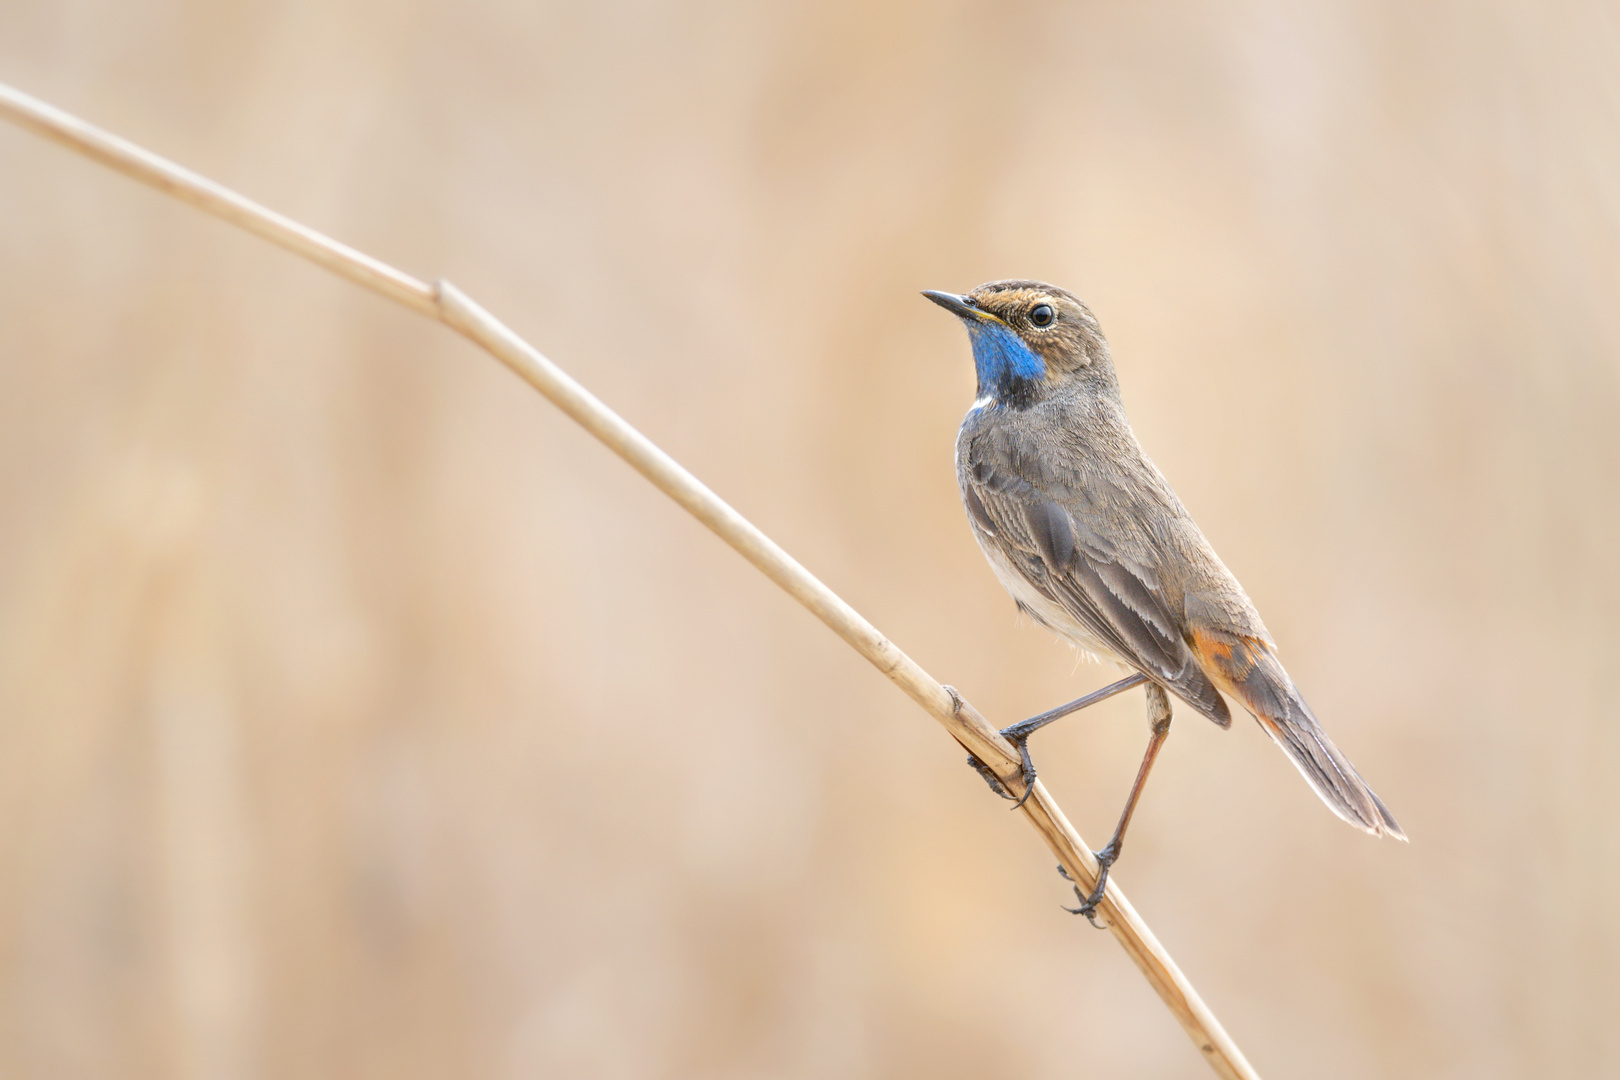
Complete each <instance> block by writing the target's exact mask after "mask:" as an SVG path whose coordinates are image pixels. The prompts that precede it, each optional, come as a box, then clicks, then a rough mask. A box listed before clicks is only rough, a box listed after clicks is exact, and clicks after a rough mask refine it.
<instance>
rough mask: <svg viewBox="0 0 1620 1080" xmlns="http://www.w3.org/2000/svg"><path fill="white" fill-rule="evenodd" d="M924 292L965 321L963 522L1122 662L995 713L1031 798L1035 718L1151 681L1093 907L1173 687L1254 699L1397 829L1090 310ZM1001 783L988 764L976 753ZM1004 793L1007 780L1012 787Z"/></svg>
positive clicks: (1278, 728) (1384, 831)
mask: <svg viewBox="0 0 1620 1080" xmlns="http://www.w3.org/2000/svg"><path fill="white" fill-rule="evenodd" d="M923 295H924V296H926V297H928V299H930V300H932V301H933V302H934V303H936V304H938V305H939V306H940V307H942V308H944V309H945V310H947V311H949V312H951V313H952V314H953V315H955V316H957V317H958V318H960V319H961V320H962V323H963V325H965V326H966V327H967V331H968V337H969V339H970V340H971V342H972V345H973V365H974V368H975V370H976V372H977V374H978V390H977V393H976V395H975V396H976V398H977V400H976V401H974V402H973V407H972V408H971V409H969V410H968V414H967V418H966V419H964V420H963V421H962V430H961V431H960V432H959V433H958V434H957V437H956V478H957V482H958V483H959V484H960V485H961V488H962V502H963V503H964V504H965V505H966V507H967V516H968V522H969V524H970V525H971V527H972V529H973V536H974V539H976V540H978V542H979V547H980V548H981V549H982V550H983V551H984V555H985V558H987V559H989V560H990V566H991V569H993V570H994V571H995V574H996V577H998V578H1000V579H1001V583H1002V585H1004V586H1005V587H1006V589H1007V591H1008V592H1009V593H1011V594H1012V596H1013V599H1014V600H1015V601H1016V602H1017V604H1018V607H1019V608H1020V609H1021V610H1022V611H1024V612H1025V613H1026V614H1028V615H1029V616H1030V617H1031V618H1033V619H1034V620H1035V621H1036V622H1038V623H1040V624H1041V625H1042V626H1045V627H1046V628H1047V629H1049V630H1052V631H1054V632H1056V633H1058V634H1060V635H1062V636H1063V637H1065V638H1067V639H1068V640H1069V641H1071V642H1073V643H1074V644H1075V645H1077V646H1079V647H1080V648H1081V649H1083V650H1085V651H1086V652H1089V653H1092V654H1094V655H1096V656H1098V657H1101V658H1104V659H1109V660H1113V661H1116V662H1117V663H1118V664H1120V665H1121V666H1122V667H1123V668H1125V669H1126V670H1129V671H1131V672H1133V674H1131V675H1128V676H1127V677H1125V678H1123V679H1121V680H1119V681H1118V682H1116V683H1113V684H1112V685H1109V686H1105V687H1103V688H1102V689H1101V690H1098V691H1096V692H1095V693H1092V694H1088V695H1086V696H1085V697H1082V698H1080V699H1079V700H1077V701H1072V702H1070V703H1069V704H1067V705H1062V706H1059V707H1058V708H1056V709H1053V710H1051V711H1050V712H1045V713H1042V714H1040V715H1039V716H1034V717H1031V718H1030V719H1028V720H1025V721H1023V722H1022V723H1018V724H1014V725H1012V726H1011V727H1009V728H1006V729H1005V730H1003V731H1002V734H1003V735H1005V736H1006V737H1007V738H1008V739H1009V740H1010V741H1011V742H1012V743H1013V744H1014V745H1015V746H1017V747H1018V750H1019V753H1020V755H1021V756H1022V758H1023V782H1024V787H1025V790H1024V793H1023V796H1022V798H1020V799H1019V800H1018V804H1019V805H1022V804H1023V801H1024V800H1025V799H1028V798H1029V792H1030V789H1031V785H1032V784H1033V783H1034V781H1035V766H1034V763H1033V762H1032V761H1031V760H1030V756H1029V737H1030V735H1031V734H1033V733H1034V732H1035V731H1036V730H1038V729H1040V728H1042V727H1044V726H1046V725H1047V724H1050V723H1051V722H1052V721H1054V720H1057V719H1059V718H1061V717H1063V716H1067V715H1069V714H1070V713H1073V712H1077V711H1079V710H1080V709H1083V708H1085V707H1086V706H1088V705H1092V704H1095V703H1096V702H1098V701H1102V700H1103V699H1105V698H1108V697H1112V696H1113V695H1114V694H1118V693H1120V692H1121V691H1124V690H1129V689H1130V688H1132V687H1134V686H1139V685H1141V686H1145V687H1146V693H1147V704H1148V720H1149V723H1150V726H1151V729H1152V734H1151V736H1150V738H1149V740H1148V746H1147V753H1146V754H1145V755H1143V758H1142V765H1141V767H1140V769H1139V770H1138V771H1137V775H1136V782H1135V784H1133V785H1132V787H1131V792H1130V795H1129V797H1128V798H1127V800H1126V803H1125V810H1124V812H1123V813H1122V814H1121V815H1120V818H1119V824H1118V826H1117V827H1116V828H1115V830H1114V835H1113V838H1112V839H1110V840H1109V841H1108V844H1107V845H1106V846H1105V847H1104V848H1103V849H1102V850H1101V851H1100V852H1098V853H1097V862H1098V864H1099V867H1100V872H1099V874H1098V878H1097V887H1096V889H1095V890H1093V891H1092V893H1091V894H1090V895H1089V896H1085V895H1081V893H1080V890H1079V887H1078V886H1076V888H1075V895H1076V897H1077V898H1078V899H1079V901H1080V906H1079V908H1075V909H1070V910H1073V911H1075V912H1076V913H1077V914H1084V915H1086V916H1087V918H1091V917H1092V916H1093V914H1094V912H1095V910H1096V906H1097V903H1098V902H1099V901H1100V900H1101V899H1102V896H1103V889H1104V887H1105V886H1106V884H1107V881H1108V870H1109V868H1110V867H1111V866H1112V865H1113V863H1114V861H1115V860H1116V859H1118V858H1119V852H1120V845H1121V844H1123V842H1124V839H1125V829H1126V827H1127V826H1128V825H1129V824H1130V821H1131V814H1132V813H1133V812H1134V811H1135V809H1136V803H1137V800H1138V799H1139V798H1140V797H1141V794H1142V786H1143V784H1144V783H1146V781H1147V777H1148V772H1149V770H1151V769H1152V767H1153V761H1154V759H1155V758H1156V757H1157V756H1158V753H1159V748H1160V747H1161V746H1162V745H1163V744H1164V740H1165V736H1167V735H1168V734H1169V732H1170V697H1169V695H1171V694H1174V695H1175V696H1176V697H1178V698H1180V699H1181V700H1182V701H1183V702H1185V703H1186V704H1188V705H1190V706H1191V707H1192V708H1194V709H1196V710H1197V711H1198V712H1200V713H1203V714H1204V715H1205V716H1207V717H1209V718H1210V719H1211V720H1213V721H1214V722H1215V723H1217V724H1219V725H1220V726H1221V727H1223V728H1224V727H1228V726H1230V725H1231V723H1232V717H1231V713H1230V712H1229V711H1228V710H1227V706H1226V702H1225V701H1224V700H1223V699H1222V697H1221V694H1222V693H1225V694H1226V695H1227V696H1229V697H1231V698H1232V699H1233V700H1235V701H1237V702H1239V703H1241V704H1242V705H1243V707H1244V708H1246V709H1248V710H1249V712H1251V713H1253V714H1254V717H1255V719H1256V720H1258V721H1259V722H1260V726H1261V727H1263V728H1264V729H1265V730H1266V732H1267V733H1268V734H1270V735H1271V737H1272V738H1273V739H1274V740H1276V742H1277V745H1278V746H1280V747H1282V749H1283V751H1284V752H1285V753H1287V754H1288V756H1289V757H1290V758H1292V759H1293V762H1294V764H1295V765H1296V766H1298V768H1299V771H1300V772H1301V773H1302V774H1303V775H1304V777H1305V780H1306V782H1307V783H1309V784H1310V785H1311V787H1312V788H1313V789H1315V791H1316V793H1317V795H1319V796H1321V798H1322V801H1323V802H1325V803H1327V805H1328V808H1329V809H1330V810H1332V811H1333V812H1334V813H1335V814H1338V815H1339V816H1340V817H1341V818H1343V819H1344V820H1345V821H1348V822H1349V823H1350V824H1352V825H1354V826H1356V827H1357V828H1358V829H1362V830H1364V831H1366V832H1369V833H1372V834H1373V835H1374V836H1393V837H1395V838H1396V839H1399V840H1405V839H1406V835H1405V834H1404V833H1403V832H1401V827H1400V826H1399V825H1397V824H1396V823H1395V819H1394V818H1393V817H1392V816H1390V812H1389V810H1388V809H1386V808H1385V806H1384V804H1383V803H1382V802H1381V801H1380V800H1379V798H1378V796H1377V795H1374V794H1373V792H1372V789H1371V788H1369V787H1368V786H1367V783H1366V781H1364V780H1362V778H1361V776H1360V774H1359V773H1357V772H1356V770H1355V767H1354V766H1352V765H1351V764H1350V762H1349V761H1348V760H1347V759H1346V758H1345V756H1344V755H1343V754H1341V753H1340V752H1339V749H1338V747H1336V746H1334V745H1333V743H1332V742H1331V741H1330V740H1329V739H1328V737H1327V734H1326V733H1325V732H1324V731H1323V730H1322V726H1321V725H1320V724H1318V723H1317V721H1316V716H1315V715H1314V714H1313V713H1312V712H1311V708H1310V706H1309V705H1307V704H1305V699H1304V697H1302V696H1301V695H1300V692H1299V690H1298V689H1297V688H1296V687H1295V686H1294V682H1293V680H1292V679H1290V678H1289V677H1288V672H1286V671H1284V670H1283V666H1282V663H1281V662H1280V661H1279V660H1278V659H1277V653H1276V646H1275V643H1274V642H1273V641H1272V639H1271V635H1270V634H1269V633H1268V632H1267V631H1266V627H1265V624H1264V623H1262V622H1261V621H1260V615H1259V613H1258V612H1256V611H1255V609H1254V604H1252V603H1251V602H1250V601H1249V598H1248V596H1247V595H1245V593H1244V592H1243V587H1242V586H1241V585H1239V584H1238V582H1237V579H1236V578H1235V577H1233V576H1232V572H1231V571H1230V570H1228V569H1227V568H1226V566H1225V564H1223V563H1222V562H1221V560H1220V558H1219V557H1217V556H1216V554H1215V550H1214V549H1213V548H1212V547H1210V545H1209V541H1208V540H1206V539H1204V534H1203V533H1202V532H1200V531H1199V529H1198V526H1197V525H1195V524H1194V523H1193V519H1192V517H1191V516H1190V515H1189V514H1188V513H1187V510H1186V508H1185V507H1184V506H1182V505H1181V500H1180V499H1178V498H1176V493H1175V492H1174V491H1171V490H1170V484H1169V482H1168V481H1166V480H1165V478H1164V475H1163V474H1162V473H1160V472H1159V470H1158V468H1157V467H1155V466H1154V464H1153V462H1151V461H1149V460H1148V457H1147V455H1146V454H1145V453H1143V452H1142V447H1141V445H1140V444H1139V443H1138V442H1137V441H1136V435H1135V433H1134V432H1132V431H1131V425H1130V422H1129V421H1128V420H1126V419H1125V409H1124V406H1123V405H1122V403H1121V401H1120V396H1119V382H1118V380H1117V379H1116V378H1115V375H1114V363H1113V360H1112V359H1111V358H1110V356H1109V353H1108V343H1107V342H1106V341H1105V340H1104V339H1103V335H1102V329H1101V328H1100V327H1099V326H1098V324H1097V319H1096V317H1095V316H1093V315H1092V314H1091V311H1090V310H1089V309H1088V308H1087V307H1086V305H1085V304H1083V303H1081V302H1080V301H1079V300H1078V299H1076V298H1075V297H1074V296H1073V295H1072V294H1070V293H1068V292H1066V291H1065V290H1063V289H1059V288H1056V287H1054V286H1051V285H1047V284H1044V283H1043V282H1039V281H992V282H989V283H987V284H984V285H980V286H979V287H978V288H976V289H974V290H973V291H972V292H970V293H967V294H965V295H961V296H958V295H956V294H954V293H945V292H934V291H927V292H924V293H923ZM974 764H975V766H976V767H978V768H979V770H980V772H982V773H983V774H984V775H985V778H986V779H987V780H989V781H990V782H991V786H992V787H994V788H995V789H996V790H997V791H998V792H999V793H1001V794H1003V795H1006V794H1007V793H1006V792H1005V791H1004V790H1003V789H1002V786H1001V784H1000V783H999V782H998V781H996V780H995V777H994V774H992V773H990V771H989V770H988V769H987V768H985V767H984V766H983V764H982V763H980V762H977V761H974ZM1008 798H1011V796H1010V795H1008Z"/></svg>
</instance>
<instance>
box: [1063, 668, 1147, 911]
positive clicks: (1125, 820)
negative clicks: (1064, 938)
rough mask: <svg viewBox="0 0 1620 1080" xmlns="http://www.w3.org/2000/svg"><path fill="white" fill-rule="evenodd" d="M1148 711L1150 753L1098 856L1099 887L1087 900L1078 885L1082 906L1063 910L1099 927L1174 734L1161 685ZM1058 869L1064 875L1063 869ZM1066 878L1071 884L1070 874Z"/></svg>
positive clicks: (1143, 760) (1076, 887)
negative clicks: (1130, 832) (1142, 802)
mask: <svg viewBox="0 0 1620 1080" xmlns="http://www.w3.org/2000/svg"><path fill="white" fill-rule="evenodd" d="M1147 707H1148V723H1149V724H1150V725H1151V726H1152V730H1153V734H1151V735H1150V736H1148V745H1147V753H1145V754H1143V755H1142V767H1141V768H1139V769H1137V770H1136V783H1134V784H1132V785H1131V794H1130V797H1129V798H1127V799H1126V800H1125V812H1124V813H1122V814H1120V815H1119V825H1118V826H1117V827H1115V829H1114V835H1113V837H1112V838H1111V839H1110V840H1109V841H1108V843H1106V844H1104V845H1103V849H1102V850H1101V851H1099V852H1097V887H1096V888H1095V889H1093V890H1091V895H1090V896H1083V895H1081V893H1080V886H1078V885H1076V886H1075V887H1074V897H1075V899H1076V900H1078V901H1080V906H1079V907H1073V908H1064V909H1063V910H1065V911H1067V912H1069V913H1070V914H1071V915H1084V916H1085V917H1086V918H1087V919H1088V920H1089V921H1090V922H1091V925H1092V926H1097V925H1098V923H1097V905H1098V904H1099V903H1101V902H1102V898H1103V892H1104V890H1106V889H1107V888H1108V869H1109V867H1111V866H1113V865H1114V862H1115V860H1117V859H1118V858H1119V849H1120V847H1121V846H1122V845H1123V844H1124V843H1125V830H1126V828H1128V827H1129V826H1130V824H1131V815H1132V814H1134V813H1135V812H1136V800H1137V799H1139V798H1141V797H1142V786H1143V785H1144V784H1146V783H1147V778H1148V773H1149V772H1150V771H1151V770H1152V769H1153V761H1154V759H1155V758H1157V757H1158V756H1159V748H1160V747H1162V746H1163V745H1164V740H1165V736H1167V735H1169V734H1170V695H1169V694H1167V693H1165V690H1164V687H1162V686H1160V685H1159V684H1158V683H1148V688H1147ZM1058 869H1059V870H1060V871H1061V870H1062V867H1059V868H1058ZM1063 877H1064V880H1070V879H1069V875H1068V874H1067V873H1066V872H1065V873H1064V874H1063Z"/></svg>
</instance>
